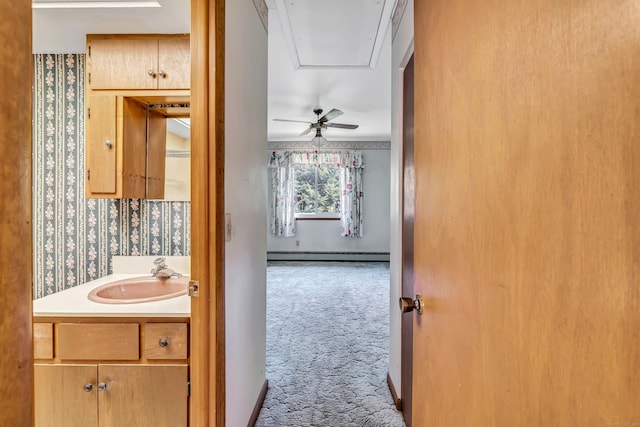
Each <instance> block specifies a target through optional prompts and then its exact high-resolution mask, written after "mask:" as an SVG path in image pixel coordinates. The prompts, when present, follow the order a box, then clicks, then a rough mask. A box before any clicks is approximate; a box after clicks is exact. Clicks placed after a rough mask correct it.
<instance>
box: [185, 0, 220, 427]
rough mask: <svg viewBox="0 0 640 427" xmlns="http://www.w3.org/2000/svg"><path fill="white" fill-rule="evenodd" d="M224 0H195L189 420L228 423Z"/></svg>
mask: <svg viewBox="0 0 640 427" xmlns="http://www.w3.org/2000/svg"><path fill="white" fill-rule="evenodd" d="M224 22H225V1H224V0H191V94H192V95H191V141H192V145H191V148H192V157H191V183H192V185H191V277H192V278H193V279H194V280H198V281H199V282H200V296H199V297H198V298H193V299H192V304H191V344H192V352H191V384H192V396H191V407H190V408H191V409H190V420H191V423H190V425H191V426H192V427H208V426H211V425H216V426H224V425H225V384H226V383H225V325H224V68H225V67H224V55H225V50H224V43H225V37H224Z"/></svg>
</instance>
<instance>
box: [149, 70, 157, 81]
mask: <svg viewBox="0 0 640 427" xmlns="http://www.w3.org/2000/svg"><path fill="white" fill-rule="evenodd" d="M147 74H149V75H150V76H151V77H152V78H154V79H155V78H156V75H157V74H156V72H155V71H153V70H148V71H147Z"/></svg>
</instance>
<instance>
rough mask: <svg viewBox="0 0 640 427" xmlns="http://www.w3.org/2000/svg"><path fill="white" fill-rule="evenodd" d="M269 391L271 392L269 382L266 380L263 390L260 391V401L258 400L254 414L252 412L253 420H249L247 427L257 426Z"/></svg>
mask: <svg viewBox="0 0 640 427" xmlns="http://www.w3.org/2000/svg"><path fill="white" fill-rule="evenodd" d="M267 391H269V380H264V384H263V385H262V390H260V394H259V395H258V400H256V406H254V407H253V412H251V418H249V423H248V424H247V427H253V426H255V425H256V422H257V421H258V416H259V415H260V410H261V409H262V404H263V403H264V398H265V397H266V396H267Z"/></svg>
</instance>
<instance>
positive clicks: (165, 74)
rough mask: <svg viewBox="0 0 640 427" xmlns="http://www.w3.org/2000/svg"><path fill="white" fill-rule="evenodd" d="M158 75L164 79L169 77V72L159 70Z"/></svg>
mask: <svg viewBox="0 0 640 427" xmlns="http://www.w3.org/2000/svg"><path fill="white" fill-rule="evenodd" d="M158 75H159V76H160V77H162V78H163V79H166V78H167V73H165V72H164V71H163V70H160V71H158Z"/></svg>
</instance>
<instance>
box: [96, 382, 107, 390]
mask: <svg viewBox="0 0 640 427" xmlns="http://www.w3.org/2000/svg"><path fill="white" fill-rule="evenodd" d="M106 389H107V384H106V383H98V390H99V391H105V390H106Z"/></svg>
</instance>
